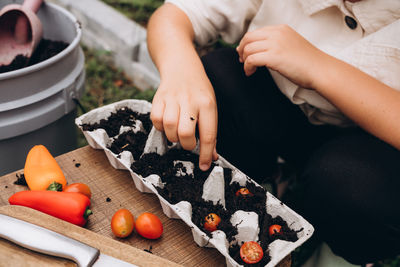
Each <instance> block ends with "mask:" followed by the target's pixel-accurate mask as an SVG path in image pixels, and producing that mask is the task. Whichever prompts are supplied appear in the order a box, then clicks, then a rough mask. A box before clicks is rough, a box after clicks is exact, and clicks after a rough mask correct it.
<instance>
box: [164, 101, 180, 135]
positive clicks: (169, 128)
mask: <svg viewBox="0 0 400 267" xmlns="http://www.w3.org/2000/svg"><path fill="white" fill-rule="evenodd" d="M178 123H179V105H178V103H177V102H176V101H170V102H168V103H167V104H166V105H165V109H164V117H163V126H164V132H165V135H166V136H167V138H168V140H169V141H171V142H178V140H179V139H178Z"/></svg>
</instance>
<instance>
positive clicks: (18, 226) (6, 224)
mask: <svg viewBox="0 0 400 267" xmlns="http://www.w3.org/2000/svg"><path fill="white" fill-rule="evenodd" d="M0 237H1V238H4V239H7V240H9V241H11V242H13V243H15V244H18V245H20V246H22V247H25V248H28V249H30V250H33V251H37V252H40V253H44V254H47V255H52V256H58V257H61V258H66V259H70V260H72V261H74V262H76V263H77V264H78V266H79V267H81V266H85V267H86V266H95V267H105V266H116V267H134V266H136V265H134V264H131V263H128V262H125V261H122V260H119V259H117V258H114V257H112V256H109V255H106V254H104V253H101V252H100V251H99V250H98V249H97V248H94V247H91V246H89V245H87V244H85V243H82V242H80V241H77V240H75V239H72V238H69V237H67V236H64V235H61V234H59V233H56V232H54V231H51V230H48V229H46V228H43V227H40V226H38V225H35V224H32V223H28V222H25V221H22V220H19V219H16V218H13V217H10V216H7V215H4V214H0Z"/></svg>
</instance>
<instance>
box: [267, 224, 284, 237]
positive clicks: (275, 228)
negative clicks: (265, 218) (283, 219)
mask: <svg viewBox="0 0 400 267" xmlns="http://www.w3.org/2000/svg"><path fill="white" fill-rule="evenodd" d="M281 230H282V226H280V225H279V224H273V225H271V226H270V227H269V235H270V236H273V235H275V234H280V233H281Z"/></svg>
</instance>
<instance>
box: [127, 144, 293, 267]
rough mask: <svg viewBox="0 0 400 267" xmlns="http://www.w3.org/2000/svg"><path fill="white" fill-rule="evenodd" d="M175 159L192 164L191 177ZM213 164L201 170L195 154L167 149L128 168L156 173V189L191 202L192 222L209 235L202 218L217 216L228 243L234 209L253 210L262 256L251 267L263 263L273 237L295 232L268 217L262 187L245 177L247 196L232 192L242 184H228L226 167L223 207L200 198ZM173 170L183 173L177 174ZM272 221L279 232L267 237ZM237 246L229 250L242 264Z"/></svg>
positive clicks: (168, 196)
mask: <svg viewBox="0 0 400 267" xmlns="http://www.w3.org/2000/svg"><path fill="white" fill-rule="evenodd" d="M176 160H180V161H190V162H192V163H193V164H194V166H195V169H194V171H193V173H194V178H193V175H189V174H185V173H186V170H185V167H184V166H183V165H182V164H179V163H178V164H174V161H176ZM214 166H215V164H213V166H211V168H210V169H209V170H208V171H207V172H203V171H201V170H200V169H199V168H198V155H196V154H193V153H191V152H188V151H185V150H178V149H171V150H169V151H168V152H167V153H166V154H165V155H163V156H160V155H159V154H156V153H149V154H144V155H143V156H142V157H141V159H140V160H139V161H136V162H134V163H133V164H132V166H131V169H132V170H133V171H134V172H136V173H138V174H140V175H142V177H147V176H149V175H150V174H157V175H159V176H160V177H161V179H162V182H163V183H164V187H163V188H160V187H157V190H158V192H159V194H160V195H161V196H162V197H164V198H165V199H166V200H167V201H168V202H169V203H171V204H176V203H178V202H180V201H188V202H190V203H191V205H192V221H193V222H194V224H195V225H197V226H198V227H199V228H200V229H201V230H202V231H204V232H205V233H206V234H207V235H208V236H209V237H210V238H211V233H210V232H208V231H207V230H205V229H204V219H205V217H206V216H207V215H208V214H210V213H215V214H217V215H218V216H219V217H220V218H221V223H220V224H219V225H218V230H222V231H224V232H225V234H226V236H227V239H228V242H231V241H233V240H234V237H235V235H237V228H236V226H235V225H232V224H231V222H230V219H231V217H232V214H233V213H235V212H236V211H237V210H243V211H253V212H256V213H257V214H258V216H259V225H260V226H261V227H260V234H259V243H260V245H261V247H262V248H263V250H264V258H263V259H262V261H261V262H259V263H258V264H256V265H254V264H253V265H252V266H265V265H266V264H267V263H268V262H269V261H270V256H269V251H268V245H269V244H270V243H271V242H272V241H274V240H276V239H282V240H287V241H296V240H297V239H298V237H297V232H298V231H294V230H292V229H290V228H289V227H288V225H287V223H286V222H285V221H284V220H283V219H282V218H280V217H277V218H272V217H271V216H270V215H269V214H267V212H266V201H267V200H266V192H265V190H264V189H263V188H262V187H258V186H256V185H255V184H253V183H252V182H250V180H249V181H248V182H247V183H246V185H245V187H246V188H247V189H248V190H249V191H250V192H251V195H247V196H243V195H237V194H236V192H237V191H238V190H239V189H240V188H243V187H242V186H240V185H239V184H238V183H237V182H233V183H231V179H232V170H231V169H228V168H224V178H225V202H226V203H225V205H226V210H225V209H224V208H223V207H222V205H219V204H218V205H214V204H213V203H212V202H211V201H204V199H203V198H202V193H203V190H202V188H203V184H204V182H205V180H206V179H207V178H208V175H209V174H210V172H211V170H212V168H213V167H214ZM177 173H181V174H185V175H177ZM273 224H279V225H281V226H282V231H281V232H280V233H279V234H277V235H274V236H272V237H271V236H269V227H270V225H273ZM240 245H241V244H238V245H232V246H231V247H230V250H229V251H230V255H231V256H232V257H233V258H234V259H235V260H236V261H237V262H238V263H240V264H244V262H243V261H242V260H241V258H240V253H239V250H240Z"/></svg>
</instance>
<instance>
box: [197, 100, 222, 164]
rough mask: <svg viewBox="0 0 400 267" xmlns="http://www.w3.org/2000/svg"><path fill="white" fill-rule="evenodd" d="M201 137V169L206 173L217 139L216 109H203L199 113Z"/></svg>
mask: <svg viewBox="0 0 400 267" xmlns="http://www.w3.org/2000/svg"><path fill="white" fill-rule="evenodd" d="M198 126H199V135H200V157H199V166H200V169H201V170H203V171H206V170H208V169H209V168H210V165H211V161H212V159H213V153H214V150H215V145H216V139H217V126H218V112H217V109H216V107H213V108H209V109H201V110H200V113H199V120H198Z"/></svg>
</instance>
